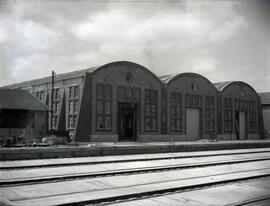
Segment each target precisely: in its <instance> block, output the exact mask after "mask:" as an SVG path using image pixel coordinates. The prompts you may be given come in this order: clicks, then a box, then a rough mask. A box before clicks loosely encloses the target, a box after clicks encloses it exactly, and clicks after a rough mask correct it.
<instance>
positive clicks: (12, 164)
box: [0, 148, 270, 170]
mask: <svg viewBox="0 0 270 206" xmlns="http://www.w3.org/2000/svg"><path fill="white" fill-rule="evenodd" d="M267 152H269V153H270V149H268V148H263V149H253V150H251V149H241V150H233V151H232V150H225V151H210V152H209V151H203V152H192V153H191V154H189V153H187V152H185V153H166V154H148V155H124V156H123V155H121V156H118V155H117V156H110V157H108V156H107V157H106V156H105V157H88V158H64V160H62V159H53V160H50V159H49V160H31V161H29V160H19V161H16V160H15V161H4V162H2V164H1V165H0V170H15V169H33V168H48V167H64V166H80V165H94V164H110V163H124V162H137V161H138V162H139V161H156V160H169V159H186V158H196V157H217V156H229V155H230V156H231V155H244V154H259V153H267ZM59 160H60V161H59ZM35 163H36V164H35Z"/></svg>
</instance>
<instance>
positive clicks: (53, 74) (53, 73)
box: [51, 70, 56, 131]
mask: <svg viewBox="0 0 270 206" xmlns="http://www.w3.org/2000/svg"><path fill="white" fill-rule="evenodd" d="M55 75H56V73H55V72H54V71H53V70H52V91H51V131H52V129H53V92H54V91H53V90H54V77H55Z"/></svg>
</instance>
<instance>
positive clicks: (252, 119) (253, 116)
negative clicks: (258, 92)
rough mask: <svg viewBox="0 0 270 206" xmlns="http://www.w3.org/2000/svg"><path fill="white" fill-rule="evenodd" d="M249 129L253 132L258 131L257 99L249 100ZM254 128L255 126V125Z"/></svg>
mask: <svg viewBox="0 0 270 206" xmlns="http://www.w3.org/2000/svg"><path fill="white" fill-rule="evenodd" d="M248 120H249V121H248V123H249V124H248V131H249V133H251V134H256V133H257V110H256V101H249V115H248ZM252 125H253V126H254V128H253V126H252Z"/></svg>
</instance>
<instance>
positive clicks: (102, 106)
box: [96, 84, 112, 130]
mask: <svg viewBox="0 0 270 206" xmlns="http://www.w3.org/2000/svg"><path fill="white" fill-rule="evenodd" d="M96 108H97V109H96V124H97V125H96V129H97V130H111V129H112V86H109V85H103V84H97V105H96Z"/></svg>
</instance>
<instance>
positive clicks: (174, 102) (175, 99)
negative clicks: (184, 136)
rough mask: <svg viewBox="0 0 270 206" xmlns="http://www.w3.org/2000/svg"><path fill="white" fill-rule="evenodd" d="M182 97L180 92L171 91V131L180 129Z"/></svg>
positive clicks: (179, 130)
mask: <svg viewBox="0 0 270 206" xmlns="http://www.w3.org/2000/svg"><path fill="white" fill-rule="evenodd" d="M181 104H182V99H181V94H180V93H171V131H174V132H181V131H182V109H181Z"/></svg>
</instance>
